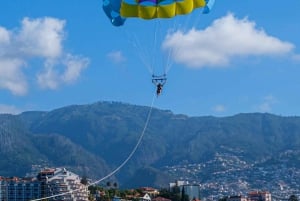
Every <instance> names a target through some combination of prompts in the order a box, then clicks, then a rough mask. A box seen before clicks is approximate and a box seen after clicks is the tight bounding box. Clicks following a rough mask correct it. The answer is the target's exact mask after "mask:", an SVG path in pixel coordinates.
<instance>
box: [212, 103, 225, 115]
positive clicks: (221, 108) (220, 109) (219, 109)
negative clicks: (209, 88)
mask: <svg viewBox="0 0 300 201" xmlns="http://www.w3.org/2000/svg"><path fill="white" fill-rule="evenodd" d="M213 111H214V112H218V113H222V112H225V111H226V108H225V106H224V105H220V104H219V105H215V106H214V107H213Z"/></svg>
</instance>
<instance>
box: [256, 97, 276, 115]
mask: <svg viewBox="0 0 300 201" xmlns="http://www.w3.org/2000/svg"><path fill="white" fill-rule="evenodd" d="M277 102H278V101H277V99H276V98H275V97H274V96H272V95H268V96H265V97H264V98H263V102H262V103H261V104H260V105H259V106H258V111H259V112H271V111H272V107H273V105H274V104H276V103H277Z"/></svg>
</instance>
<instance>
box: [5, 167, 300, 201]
mask: <svg viewBox="0 0 300 201" xmlns="http://www.w3.org/2000/svg"><path fill="white" fill-rule="evenodd" d="M200 186H201V185H200V184H190V183H188V182H186V181H176V182H171V183H170V185H169V188H168V189H155V188H153V187H141V188H138V189H126V190H121V189H118V185H117V183H113V184H112V183H110V182H107V183H106V185H104V186H101V185H94V184H93V183H91V182H90V181H89V180H88V179H87V178H82V177H80V176H79V175H77V174H75V173H73V172H71V171H69V170H67V169H66V168H45V169H42V170H41V171H39V173H38V174H37V175H36V176H35V177H24V178H19V177H1V176H0V201H29V200H32V201H34V200H36V201H37V200H48V201H52V200H61V201H200V200H207V201H214V200H217V201H272V200H273V201H276V200H289V201H297V200H298V197H299V195H296V194H293V195H290V196H289V197H287V198H281V197H276V196H275V197H274V196H272V195H271V192H269V191H266V190H263V191H262V190H251V191H249V192H248V193H247V194H246V195H241V194H239V195H233V194H228V195H226V196H222V197H218V196H217V195H210V196H209V197H201V191H202V189H201V188H200Z"/></svg>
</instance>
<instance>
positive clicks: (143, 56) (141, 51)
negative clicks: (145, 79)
mask: <svg viewBox="0 0 300 201" xmlns="http://www.w3.org/2000/svg"><path fill="white" fill-rule="evenodd" d="M128 35H130V34H128ZM131 35H132V40H129V42H130V43H131V44H132V46H133V47H134V48H135V49H136V53H137V55H138V57H139V58H140V60H141V62H142V63H143V65H144V66H145V67H146V68H147V69H148V71H149V73H150V74H151V75H152V74H153V66H152V65H151V64H150V62H149V60H147V58H150V54H149V52H147V51H146V48H145V47H143V45H142V44H141V42H140V40H139V39H138V37H137V36H136V35H135V34H133V33H132V34H131Z"/></svg>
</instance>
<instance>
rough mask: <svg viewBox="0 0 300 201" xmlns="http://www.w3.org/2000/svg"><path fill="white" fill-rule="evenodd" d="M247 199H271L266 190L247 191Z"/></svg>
mask: <svg viewBox="0 0 300 201" xmlns="http://www.w3.org/2000/svg"><path fill="white" fill-rule="evenodd" d="M248 201H272V198H271V193H270V192H268V191H251V192H249V193H248Z"/></svg>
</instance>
